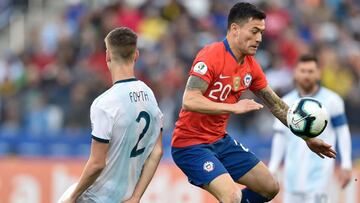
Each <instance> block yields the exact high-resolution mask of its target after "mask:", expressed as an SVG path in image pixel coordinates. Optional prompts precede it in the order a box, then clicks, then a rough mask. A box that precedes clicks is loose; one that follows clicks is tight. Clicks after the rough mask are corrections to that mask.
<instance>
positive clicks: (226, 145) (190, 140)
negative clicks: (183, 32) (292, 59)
mask: <svg viewBox="0 0 360 203" xmlns="http://www.w3.org/2000/svg"><path fill="white" fill-rule="evenodd" d="M265 18H266V15H265V13H264V12H263V11H261V10H259V9H258V8H257V7H255V6H254V5H252V4H250V3H237V4H235V5H234V6H233V7H232V8H231V10H230V13H229V16H228V27H227V29H228V30H227V35H226V38H225V39H224V40H223V41H221V42H216V43H213V44H211V45H208V46H206V47H205V48H203V49H202V50H201V51H200V52H199V53H198V55H197V56H196V58H195V60H194V62H193V66H192V68H191V71H190V77H189V79H188V82H187V84H186V89H185V92H184V96H183V106H182V109H181V112H180V115H179V120H178V121H177V123H176V127H175V129H174V133H173V139H172V156H173V159H174V161H175V163H176V164H177V166H178V167H179V168H180V169H181V170H182V171H183V172H184V173H185V174H186V175H187V176H188V178H189V181H190V183H192V184H194V185H196V186H199V187H201V188H203V189H205V190H207V191H208V192H210V193H211V194H212V195H214V196H215V197H216V198H217V199H218V200H219V201H221V202H223V203H239V202H244V203H249V202H250V203H258V202H267V201H270V200H271V199H272V198H274V196H275V195H276V194H277V193H278V191H279V185H278V183H277V181H276V180H275V179H274V178H273V176H272V175H271V173H270V172H269V170H268V169H267V167H266V166H265V165H264V164H263V163H262V162H261V161H260V160H259V159H258V158H257V157H256V156H255V155H254V154H253V153H252V152H251V151H249V149H247V148H246V147H244V146H243V145H242V144H241V143H240V142H239V141H238V140H235V139H233V138H232V137H230V136H229V135H228V134H227V133H226V125H227V121H228V118H229V116H230V114H231V113H234V114H243V113H246V112H249V111H254V110H259V109H261V108H262V107H263V106H262V105H261V104H258V103H256V102H255V101H253V100H249V99H243V100H240V95H241V93H242V92H244V91H246V90H247V89H250V90H251V91H252V92H254V93H255V95H256V96H257V97H259V98H260V99H261V100H262V101H263V102H264V103H265V104H266V106H267V107H268V108H269V109H270V111H271V112H272V114H273V115H274V116H276V117H277V118H278V119H279V120H280V121H281V122H282V123H283V124H284V125H287V122H286V115H287V110H288V106H287V105H286V103H284V102H283V101H282V100H281V99H280V98H279V97H278V96H277V95H276V94H275V93H274V92H273V90H272V89H271V88H270V87H269V86H268V84H267V81H266V78H265V75H264V73H263V71H262V69H261V67H260V65H259V64H258V63H257V62H256V60H255V58H254V57H253V55H254V54H255V53H256V50H257V48H258V47H259V44H260V42H261V41H262V34H263V33H264V30H265ZM296 139H300V138H296ZM306 143H307V144H308V146H309V148H310V149H311V150H313V151H314V152H315V153H318V154H322V155H325V156H328V157H335V151H333V150H332V149H331V146H330V145H328V144H326V143H325V142H323V141H322V140H320V139H318V138H313V139H308V140H306ZM236 183H240V184H243V185H245V186H247V188H245V189H243V190H242V191H240V190H239V188H238V185H237V184H236Z"/></svg>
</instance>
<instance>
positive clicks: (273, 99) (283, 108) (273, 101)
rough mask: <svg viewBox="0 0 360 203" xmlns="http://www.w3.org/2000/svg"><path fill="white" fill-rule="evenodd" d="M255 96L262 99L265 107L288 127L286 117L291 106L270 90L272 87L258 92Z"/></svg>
mask: <svg viewBox="0 0 360 203" xmlns="http://www.w3.org/2000/svg"><path fill="white" fill-rule="evenodd" d="M254 94H255V95H256V96H257V97H259V98H260V99H262V101H263V102H264V103H265V105H266V106H267V107H268V108H269V109H270V111H271V113H272V114H273V115H274V116H276V118H278V119H279V120H280V121H281V122H282V123H283V124H284V125H286V126H287V121H286V115H287V111H288V109H289V106H288V105H287V104H286V103H285V102H284V101H283V100H282V99H281V98H280V97H279V96H278V95H277V94H276V93H275V92H274V91H273V90H272V89H271V88H270V86H267V87H265V88H263V89H261V90H259V91H256V92H254Z"/></svg>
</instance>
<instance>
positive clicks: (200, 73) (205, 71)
mask: <svg viewBox="0 0 360 203" xmlns="http://www.w3.org/2000/svg"><path fill="white" fill-rule="evenodd" d="M208 52H209V51H207V50H206V49H205V48H204V49H202V50H201V51H200V52H199V53H198V55H197V56H196V58H195V60H194V62H193V64H192V67H191V70H190V73H189V75H194V76H197V77H199V78H201V79H203V80H205V81H206V82H207V83H208V84H209V83H211V81H212V80H213V79H214V76H215V69H214V64H213V62H212V60H210V58H211V57H210V53H208Z"/></svg>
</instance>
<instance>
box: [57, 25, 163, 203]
mask: <svg viewBox="0 0 360 203" xmlns="http://www.w3.org/2000/svg"><path fill="white" fill-rule="evenodd" d="M105 44H106V48H107V50H106V62H107V65H108V67H109V70H110V72H111V76H112V80H113V83H114V85H113V86H112V87H111V88H110V89H109V90H107V91H106V92H104V93H103V94H102V95H100V96H99V97H98V98H97V99H95V101H94V102H93V104H92V106H91V111H90V118H91V124H92V144H91V154H90V157H89V160H88V162H87V163H86V166H85V169H84V171H83V173H82V175H81V177H80V180H79V182H78V183H77V184H74V185H73V186H71V187H70V188H69V189H68V190H67V191H66V192H65V193H64V194H63V196H62V197H61V199H60V202H63V203H70V202H71V203H73V202H75V201H76V202H84V203H85V202H86V203H91V202H94V203H95V202H106V203H112V202H114V203H119V202H124V201H125V202H129V203H130V202H139V201H140V198H141V196H142V195H143V193H144V191H145V189H146V188H147V186H148V184H149V183H150V181H151V179H152V177H153V175H154V173H155V170H156V168H157V166H158V164H159V161H160V158H161V155H162V144H161V137H162V135H161V128H162V113H161V111H160V109H159V108H158V104H157V102H156V99H155V97H154V94H153V92H152V91H151V89H150V88H149V87H148V86H147V85H146V84H145V83H143V82H142V81H139V80H137V79H136V78H135V77H134V64H135V61H136V60H137V58H138V57H139V51H138V50H137V48H136V44H137V35H136V34H135V33H134V32H133V31H132V30H130V29H129V28H125V27H121V28H116V29H114V30H112V31H111V32H110V33H109V34H108V35H107V37H106V38H105ZM126 200H127V201H126Z"/></svg>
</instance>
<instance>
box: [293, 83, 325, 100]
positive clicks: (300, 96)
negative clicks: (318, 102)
mask: <svg viewBox="0 0 360 203" xmlns="http://www.w3.org/2000/svg"><path fill="white" fill-rule="evenodd" d="M321 89H322V87H321V86H320V85H319V88H318V89H317V91H316V92H314V93H312V94H308V95H304V96H302V95H301V94H300V91H299V90H297V93H298V96H299V98H302V97H317V96H318V95H319V93H320V91H321Z"/></svg>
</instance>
